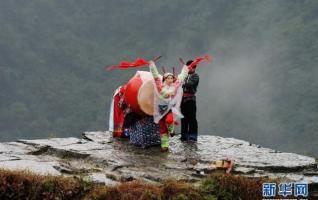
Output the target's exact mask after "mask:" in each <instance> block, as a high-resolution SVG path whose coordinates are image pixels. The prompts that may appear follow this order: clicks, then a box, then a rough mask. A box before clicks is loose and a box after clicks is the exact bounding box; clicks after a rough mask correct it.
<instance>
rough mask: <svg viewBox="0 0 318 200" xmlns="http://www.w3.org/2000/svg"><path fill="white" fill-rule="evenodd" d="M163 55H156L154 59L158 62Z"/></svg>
mask: <svg viewBox="0 0 318 200" xmlns="http://www.w3.org/2000/svg"><path fill="white" fill-rule="evenodd" d="M161 57H162V56H156V57H154V59H153V60H152V61H154V62H156V61H157V60H159V59H160V58H161Z"/></svg>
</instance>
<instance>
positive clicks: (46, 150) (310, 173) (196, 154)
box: [0, 132, 318, 185]
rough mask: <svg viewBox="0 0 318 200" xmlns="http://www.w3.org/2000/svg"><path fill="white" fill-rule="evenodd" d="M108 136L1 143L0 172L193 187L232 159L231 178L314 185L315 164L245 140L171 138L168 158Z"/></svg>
mask: <svg viewBox="0 0 318 200" xmlns="http://www.w3.org/2000/svg"><path fill="white" fill-rule="evenodd" d="M110 135H111V134H109V133H108V132H85V133H83V137H82V138H81V139H79V138H52V139H41V140H18V141H16V142H8V143H0V168H5V169H22V170H25V169H27V170H30V171H34V172H36V173H40V174H53V175H66V176H68V175H69V176H74V175H75V176H81V177H84V178H86V179H89V180H92V181H94V182H98V183H101V184H107V185H114V184H116V183H118V182H121V181H131V180H136V179H138V180H143V181H147V182H152V183H157V182H161V181H162V180H164V179H166V178H171V177H173V178H176V179H178V180H188V181H191V182H197V181H199V180H200V179H201V178H202V177H204V176H206V175H207V174H208V173H210V172H211V167H210V166H211V163H212V162H213V161H216V160H220V159H230V160H234V161H235V168H234V169H233V170H232V173H233V174H241V175H245V176H253V177H263V176H266V177H273V178H276V177H280V178H283V179H286V180H290V181H293V182H296V181H306V182H308V183H318V169H317V162H316V160H315V159H314V158H312V157H308V156H302V155H298V154H294V153H283V152H278V151H275V150H272V149H268V148H263V147H260V146H258V145H254V144H250V143H249V142H246V141H243V140H238V139H233V138H222V137H218V136H200V137H199V139H198V143H197V144H188V143H182V142H180V141H179V140H178V138H176V137H174V138H172V139H171V141H170V144H171V148H170V151H169V153H161V152H160V148H159V147H152V148H148V149H142V148H139V147H136V146H133V145H131V144H129V141H127V140H124V139H113V138H112V137H111V136H110ZM212 172H213V171H212Z"/></svg>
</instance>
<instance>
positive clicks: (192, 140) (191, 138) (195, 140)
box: [189, 133, 198, 142]
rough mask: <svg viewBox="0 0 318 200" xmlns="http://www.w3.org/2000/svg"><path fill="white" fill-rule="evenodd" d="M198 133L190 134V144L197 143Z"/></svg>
mask: <svg viewBox="0 0 318 200" xmlns="http://www.w3.org/2000/svg"><path fill="white" fill-rule="evenodd" d="M197 141H198V133H189V142H197Z"/></svg>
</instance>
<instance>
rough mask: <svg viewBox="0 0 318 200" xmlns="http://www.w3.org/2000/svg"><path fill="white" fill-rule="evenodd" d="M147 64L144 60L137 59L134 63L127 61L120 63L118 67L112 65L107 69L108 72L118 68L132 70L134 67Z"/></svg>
mask: <svg viewBox="0 0 318 200" xmlns="http://www.w3.org/2000/svg"><path fill="white" fill-rule="evenodd" d="M146 64H149V62H148V61H147V60H145V59H142V58H137V59H136V60H135V62H127V61H122V62H120V63H119V65H114V66H110V67H108V68H107V70H108V71H110V70H113V69H115V68H120V69H127V68H134V67H141V66H143V65H146Z"/></svg>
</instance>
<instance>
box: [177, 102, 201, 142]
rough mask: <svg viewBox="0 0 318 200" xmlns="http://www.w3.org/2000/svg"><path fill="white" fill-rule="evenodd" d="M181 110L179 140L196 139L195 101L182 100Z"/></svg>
mask: <svg viewBox="0 0 318 200" xmlns="http://www.w3.org/2000/svg"><path fill="white" fill-rule="evenodd" d="M181 112H182V114H183V116H184V118H182V119H181V140H183V141H188V140H191V141H197V137H198V122H197V119H196V112H197V107H196V101H195V100H187V101H184V100H182V102H181Z"/></svg>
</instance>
